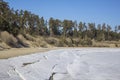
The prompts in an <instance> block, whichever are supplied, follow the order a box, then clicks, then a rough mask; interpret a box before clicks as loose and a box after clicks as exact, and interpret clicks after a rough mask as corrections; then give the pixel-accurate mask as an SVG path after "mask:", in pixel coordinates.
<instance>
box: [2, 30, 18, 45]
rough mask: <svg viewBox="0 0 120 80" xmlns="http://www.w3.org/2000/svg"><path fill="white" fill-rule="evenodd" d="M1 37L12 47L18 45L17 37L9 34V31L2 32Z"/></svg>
mask: <svg viewBox="0 0 120 80" xmlns="http://www.w3.org/2000/svg"><path fill="white" fill-rule="evenodd" d="M1 39H2V41H4V42H5V43H6V44H8V45H10V46H12V47H16V45H17V39H16V38H15V37H14V36H13V35H12V34H9V33H8V32H7V31H4V32H1Z"/></svg>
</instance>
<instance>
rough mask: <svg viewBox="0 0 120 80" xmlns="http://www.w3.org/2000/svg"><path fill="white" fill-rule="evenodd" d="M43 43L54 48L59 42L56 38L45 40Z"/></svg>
mask: <svg viewBox="0 0 120 80" xmlns="http://www.w3.org/2000/svg"><path fill="white" fill-rule="evenodd" d="M45 41H46V42H47V43H48V44H51V45H55V46H56V44H58V43H59V40H58V39H57V38H53V37H49V38H46V39H45Z"/></svg>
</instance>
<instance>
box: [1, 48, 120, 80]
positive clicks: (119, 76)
mask: <svg viewBox="0 0 120 80" xmlns="http://www.w3.org/2000/svg"><path fill="white" fill-rule="evenodd" d="M0 80H120V48H73V49H72V48H68V49H60V50H52V51H48V52H44V53H36V54H32V55H26V56H19V57H15V58H10V59H6V60H0Z"/></svg>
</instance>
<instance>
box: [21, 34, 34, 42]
mask: <svg viewBox="0 0 120 80" xmlns="http://www.w3.org/2000/svg"><path fill="white" fill-rule="evenodd" d="M23 36H24V38H25V39H27V40H29V41H36V40H35V38H34V37H33V36H31V35H29V34H24V35H23Z"/></svg>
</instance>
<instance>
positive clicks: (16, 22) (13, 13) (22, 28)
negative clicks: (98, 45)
mask: <svg viewBox="0 0 120 80" xmlns="http://www.w3.org/2000/svg"><path fill="white" fill-rule="evenodd" d="M1 31H7V32H9V33H10V34H13V35H14V36H17V35H18V34H22V35H24V34H30V35H32V36H36V35H37V36H45V37H46V36H47V37H49V36H50V37H59V36H62V37H64V38H66V37H72V38H78V37H79V38H81V39H88V38H89V39H91V40H92V39H94V40H97V41H106V40H107V41H112V40H114V41H117V40H120V25H118V26H115V27H114V29H112V27H111V26H110V25H109V24H106V23H103V24H95V23H85V22H77V21H73V20H66V19H65V20H59V19H54V18H52V17H51V18H50V19H49V20H45V19H44V17H39V16H38V15H36V14H33V13H31V12H30V11H27V10H14V9H13V8H10V7H9V5H8V3H7V2H5V1H3V0H0V32H1Z"/></svg>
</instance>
